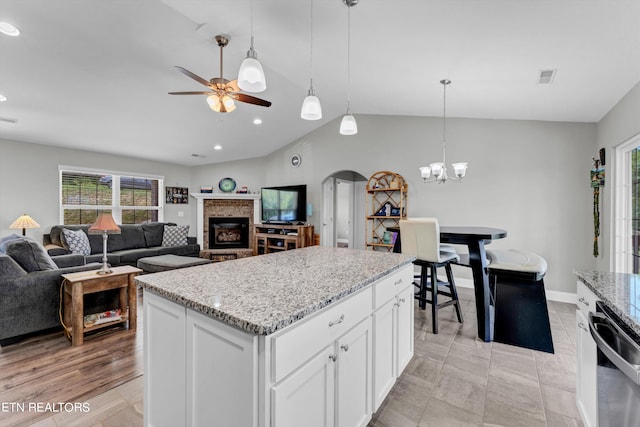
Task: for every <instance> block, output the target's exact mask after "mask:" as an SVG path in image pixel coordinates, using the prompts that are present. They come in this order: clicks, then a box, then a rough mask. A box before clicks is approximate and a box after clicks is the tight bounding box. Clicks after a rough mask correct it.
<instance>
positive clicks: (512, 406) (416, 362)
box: [33, 288, 582, 427]
mask: <svg viewBox="0 0 640 427" xmlns="http://www.w3.org/2000/svg"><path fill="white" fill-rule="evenodd" d="M459 291H460V297H461V299H462V307H463V310H464V316H465V323H464V324H463V325H460V324H459V323H458V322H457V320H456V318H455V314H454V311H453V307H448V308H445V309H443V310H442V311H441V313H440V317H439V319H440V333H439V334H438V335H433V334H432V333H431V321H430V312H429V311H428V310H427V311H421V310H419V309H416V314H415V355H414V358H413V359H412V361H411V362H410V364H409V366H408V367H407V369H406V370H405V372H404V373H403V374H402V376H401V377H400V379H399V380H398V382H397V383H396V385H395V387H394V388H393V389H392V391H391V393H390V394H389V396H388V398H387V399H386V400H385V402H384V403H383V404H382V406H381V407H380V409H379V410H378V412H377V413H376V414H374V417H373V419H372V420H371V422H370V423H369V426H370V427H425V426H437V427H447V426H486V427H489V426H491V427H494V426H505V427H517V426H549V427H556V426H564V427H568V426H582V422H581V421H580V416H579V414H578V411H577V408H576V404H575V375H576V355H575V335H576V331H575V309H576V307H575V305H572V304H563V303H556V302H552V301H550V302H549V304H548V306H549V316H550V320H551V328H552V334H553V341H554V347H555V351H556V353H555V354H548V353H543V352H537V351H533V350H527V349H523V348H519V347H513V346H509V345H504V344H499V343H484V342H482V341H479V340H478V339H476V331H477V328H476V321H475V305H474V302H473V292H472V290H471V289H464V288H461V289H460V290H459ZM142 395H143V385H142V377H139V378H136V379H134V380H132V381H130V382H128V383H126V384H124V385H122V386H120V387H117V388H115V389H113V390H110V391H108V392H106V393H103V394H101V395H99V396H96V397H94V398H92V399H89V403H90V405H91V411H90V413H88V414H81V415H80V414H57V415H54V416H52V417H49V418H47V419H45V420H43V421H40V422H38V423H37V424H33V425H34V426H38V427H59V426H65V427H67V426H93V427H111V426H114V427H115V426H117V427H125V426H131V427H133V426H136V427H137V426H142V424H143V418H142V408H143V406H142V405H143V404H142Z"/></svg>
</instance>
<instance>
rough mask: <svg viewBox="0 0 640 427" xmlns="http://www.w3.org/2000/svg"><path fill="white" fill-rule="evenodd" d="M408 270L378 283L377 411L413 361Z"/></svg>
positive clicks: (375, 354) (374, 400) (374, 354)
mask: <svg viewBox="0 0 640 427" xmlns="http://www.w3.org/2000/svg"><path fill="white" fill-rule="evenodd" d="M412 278H413V275H412V272H411V270H409V269H406V270H404V271H401V272H399V273H398V274H397V275H396V276H391V277H390V278H388V279H386V280H385V281H380V282H378V283H376V293H375V295H376V308H377V310H376V311H375V312H374V314H373V322H374V332H375V333H374V336H375V339H374V350H373V357H374V359H373V360H374V372H373V408H374V411H377V410H378V408H379V407H380V405H381V404H382V401H383V400H384V399H385V397H386V396H387V394H388V393H389V391H390V390H391V387H393V385H394V384H395V382H396V379H397V378H398V377H399V376H400V374H401V373H402V371H403V370H404V368H405V367H406V366H407V364H408V363H409V361H410V360H411V358H412V357H413V286H412V285H411V280H412Z"/></svg>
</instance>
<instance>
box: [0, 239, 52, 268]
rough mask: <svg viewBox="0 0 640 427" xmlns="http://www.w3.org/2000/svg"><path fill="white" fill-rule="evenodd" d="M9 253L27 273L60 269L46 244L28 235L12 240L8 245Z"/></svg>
mask: <svg viewBox="0 0 640 427" xmlns="http://www.w3.org/2000/svg"><path fill="white" fill-rule="evenodd" d="M7 255H9V256H10V257H11V258H13V260H14V261H15V262H17V263H18V264H20V267H22V268H24V270H25V271H26V272H27V273H31V272H32V271H41V270H57V269H58V266H57V265H56V263H55V262H53V260H52V259H51V257H50V256H49V254H48V253H47V251H46V250H45V249H44V246H42V245H41V244H40V243H38V242H36V241H35V240H32V239H30V238H28V237H23V238H21V239H18V240H13V241H11V242H10V243H9V245H8V246H7Z"/></svg>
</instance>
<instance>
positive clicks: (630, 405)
mask: <svg viewBox="0 0 640 427" xmlns="http://www.w3.org/2000/svg"><path fill="white" fill-rule="evenodd" d="M625 329H626V327H625V326H623V325H622V322H620V321H619V320H618V318H617V317H616V315H615V314H614V313H612V312H611V310H609V309H608V308H607V307H605V306H604V305H603V304H602V303H601V302H599V301H598V302H597V303H596V312H595V313H593V312H591V313H589V331H590V332H591V336H592V337H593V339H594V340H595V342H596V346H597V347H598V368H597V370H598V373H597V383H598V426H599V427H638V426H640V345H638V342H637V339H638V338H636V337H635V336H634V334H633V333H632V332H631V331H628V330H625Z"/></svg>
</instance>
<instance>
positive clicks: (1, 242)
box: [0, 234, 22, 254]
mask: <svg viewBox="0 0 640 427" xmlns="http://www.w3.org/2000/svg"><path fill="white" fill-rule="evenodd" d="M18 239H22V236H18V235H17V234H9V235H8V236H6V237H3V238H2V239H0V254H4V253H7V246H8V245H9V242H13V241H14V240H18Z"/></svg>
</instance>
